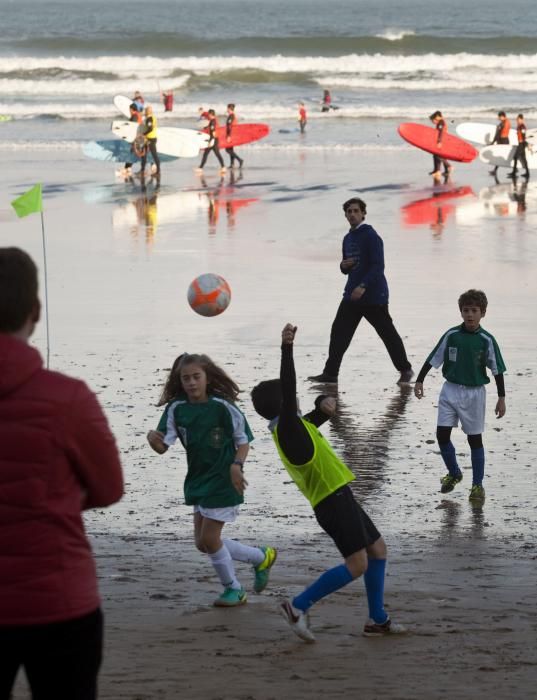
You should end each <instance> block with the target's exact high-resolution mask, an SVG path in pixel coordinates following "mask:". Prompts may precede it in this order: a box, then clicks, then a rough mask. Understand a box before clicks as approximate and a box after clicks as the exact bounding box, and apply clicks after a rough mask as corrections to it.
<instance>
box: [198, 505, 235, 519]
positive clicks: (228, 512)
mask: <svg viewBox="0 0 537 700" xmlns="http://www.w3.org/2000/svg"><path fill="white" fill-rule="evenodd" d="M239 510H240V508H239V506H226V507H225V508H204V507H203V506H194V513H200V515H203V517H204V518H209V520H218V522H220V523H234V522H235V520H236V519H237V516H238V514H239Z"/></svg>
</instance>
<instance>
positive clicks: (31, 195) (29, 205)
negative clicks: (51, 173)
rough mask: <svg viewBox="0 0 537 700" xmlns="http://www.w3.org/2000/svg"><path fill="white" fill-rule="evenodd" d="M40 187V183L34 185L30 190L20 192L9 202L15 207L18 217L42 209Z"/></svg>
mask: <svg viewBox="0 0 537 700" xmlns="http://www.w3.org/2000/svg"><path fill="white" fill-rule="evenodd" d="M41 189H42V185H41V183H39V184H37V185H34V186H33V187H32V189H31V190H28V192H25V193H24V194H21V196H20V197H17V199H14V200H13V201H12V202H11V206H12V207H13V209H15V212H16V213H17V216H18V217H19V218H22V217H23V216H28V214H35V213H36V212H38V211H43V200H42V197H41Z"/></svg>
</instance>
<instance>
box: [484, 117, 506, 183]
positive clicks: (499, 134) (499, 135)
mask: <svg viewBox="0 0 537 700" xmlns="http://www.w3.org/2000/svg"><path fill="white" fill-rule="evenodd" d="M498 119H499V120H500V121H499V122H498V125H497V126H496V133H495V134H494V138H493V139H492V143H491V146H494V144H496V143H497V144H500V145H501V144H504V145H507V144H508V143H509V132H510V130H511V122H510V121H509V119H507V115H506V114H505V112H502V111H500V112H498ZM497 172H498V166H497V165H496V166H495V167H494V168H493V169H492V170H491V171H490V172H489V175H493V176H494V177H496V173H497Z"/></svg>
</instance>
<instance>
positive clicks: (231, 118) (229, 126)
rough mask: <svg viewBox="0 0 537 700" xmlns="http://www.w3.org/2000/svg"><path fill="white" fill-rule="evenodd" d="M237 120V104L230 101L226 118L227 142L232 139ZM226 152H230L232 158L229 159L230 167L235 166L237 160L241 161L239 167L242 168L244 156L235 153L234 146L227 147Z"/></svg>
mask: <svg viewBox="0 0 537 700" xmlns="http://www.w3.org/2000/svg"><path fill="white" fill-rule="evenodd" d="M236 121H237V116H236V114H235V105H234V104H233V103H230V104H228V106H227V119H226V142H227V143H229V142H230V141H231V137H232V133H233V127H234V126H235V123H236ZM226 153H227V154H228V156H229V158H230V160H229V167H230V168H232V167H233V163H234V162H235V160H236V161H237V162H238V163H239V168H242V165H243V163H244V160H243V159H242V158H239V156H238V155H237V154H236V153H235V150H234V148H233V146H231V147H226Z"/></svg>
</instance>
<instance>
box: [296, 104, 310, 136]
mask: <svg viewBox="0 0 537 700" xmlns="http://www.w3.org/2000/svg"><path fill="white" fill-rule="evenodd" d="M307 123H308V115H307V114H306V107H305V106H304V103H303V102H299V103H298V125H299V126H300V133H301V134H303V133H304V132H305V131H306V124H307Z"/></svg>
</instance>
